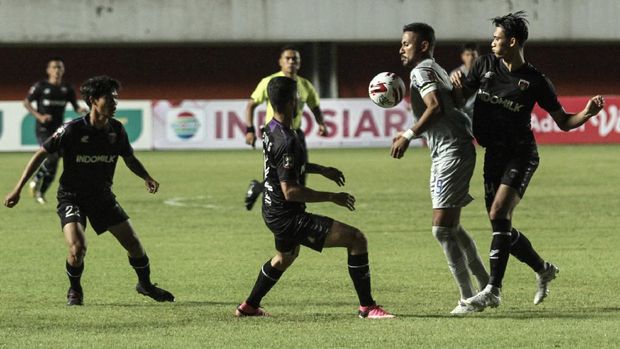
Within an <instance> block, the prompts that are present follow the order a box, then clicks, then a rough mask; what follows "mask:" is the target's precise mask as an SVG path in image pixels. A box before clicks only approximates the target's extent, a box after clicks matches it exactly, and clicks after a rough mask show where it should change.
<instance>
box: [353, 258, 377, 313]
mask: <svg viewBox="0 0 620 349" xmlns="http://www.w3.org/2000/svg"><path fill="white" fill-rule="evenodd" d="M347 262H348V264H349V275H350V276H351V280H353V286H355V292H357V297H358V298H359V299H360V305H361V306H363V307H365V306H369V305H375V300H374V299H372V295H371V290H370V267H369V266H368V253H364V254H359V255H355V256H353V255H349V258H348V261H347Z"/></svg>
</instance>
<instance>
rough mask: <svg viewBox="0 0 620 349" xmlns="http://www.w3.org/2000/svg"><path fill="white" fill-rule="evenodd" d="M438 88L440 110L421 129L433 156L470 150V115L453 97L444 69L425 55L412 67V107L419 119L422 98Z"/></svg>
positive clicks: (461, 154) (424, 105) (459, 153)
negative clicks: (460, 107)
mask: <svg viewBox="0 0 620 349" xmlns="http://www.w3.org/2000/svg"><path fill="white" fill-rule="evenodd" d="M432 91H437V94H438V95H439V100H440V103H441V107H442V114H443V115H441V116H439V118H438V119H437V120H435V121H434V122H433V124H432V125H430V127H429V128H428V129H427V130H426V131H425V132H424V133H423V134H421V136H423V137H424V138H425V139H426V141H427V143H428V147H429V148H430V151H431V157H432V158H433V159H437V158H444V157H450V158H452V157H460V156H463V155H464V154H469V152H471V149H472V147H471V143H472V140H473V135H472V130H471V119H470V118H469V117H468V116H467V114H465V113H464V112H462V111H461V110H459V109H458V108H457V107H456V106H455V104H454V100H453V97H452V83H451V82H450V78H449V76H448V74H447V73H446V71H445V70H444V69H443V68H442V67H441V66H439V64H437V63H436V62H435V60H434V59H432V58H428V59H425V60H423V61H422V62H420V63H419V64H418V65H417V66H416V67H415V68H413V70H412V71H411V109H412V111H413V118H414V121H415V122H418V120H419V119H420V117H421V116H422V114H423V113H424V111H425V110H426V104H424V100H423V99H422V98H423V97H424V96H425V95H426V94H427V93H429V92H432Z"/></svg>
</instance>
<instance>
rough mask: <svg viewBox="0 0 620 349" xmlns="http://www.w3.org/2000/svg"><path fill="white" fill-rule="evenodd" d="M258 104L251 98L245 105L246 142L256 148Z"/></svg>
mask: <svg viewBox="0 0 620 349" xmlns="http://www.w3.org/2000/svg"><path fill="white" fill-rule="evenodd" d="M257 106H258V104H257V103H255V102H254V101H253V100H251V99H250V100H249V101H248V104H247V105H246V107H245V124H246V127H247V130H246V133H245V144H247V145H251V146H252V148H256V146H255V143H256V131H255V130H254V110H255V109H256V107H257Z"/></svg>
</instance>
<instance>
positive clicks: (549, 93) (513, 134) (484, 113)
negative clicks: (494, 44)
mask: <svg viewBox="0 0 620 349" xmlns="http://www.w3.org/2000/svg"><path fill="white" fill-rule="evenodd" d="M464 85H465V86H466V87H468V88H470V89H472V90H474V91H477V95H476V102H475V105H474V116H473V130H474V136H475V137H476V140H477V141H478V143H479V144H480V145H482V146H491V145H497V144H508V145H510V144H523V143H529V144H535V140H534V134H533V133H532V130H531V125H530V122H531V114H532V109H533V108H534V104H535V103H538V105H540V106H541V107H542V108H543V109H545V110H546V111H547V112H554V111H557V110H559V109H560V108H561V107H562V106H561V105H560V103H559V102H558V98H557V96H556V94H555V90H554V88H553V85H552V84H551V81H549V79H547V77H546V76H545V75H544V74H542V73H541V72H540V71H538V70H537V69H536V68H534V67H533V66H532V65H531V64H529V63H527V62H526V63H525V64H524V65H523V66H521V67H520V68H519V69H517V70H515V71H512V72H511V71H509V70H508V68H506V65H505V64H503V63H502V60H501V58H498V57H496V56H495V55H493V54H490V55H484V56H480V57H479V58H478V59H477V60H476V62H475V63H474V66H473V68H472V70H471V71H470V72H469V75H468V76H467V78H466V79H465V81H464Z"/></svg>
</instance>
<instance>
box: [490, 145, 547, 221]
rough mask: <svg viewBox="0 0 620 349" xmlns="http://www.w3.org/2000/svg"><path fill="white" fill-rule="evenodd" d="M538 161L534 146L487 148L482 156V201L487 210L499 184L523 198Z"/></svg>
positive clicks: (536, 150)
mask: <svg viewBox="0 0 620 349" xmlns="http://www.w3.org/2000/svg"><path fill="white" fill-rule="evenodd" d="M539 161H540V159H539V157H538V149H537V148H536V145H535V144H527V145H518V146H514V147H488V148H486V152H485V154H484V199H485V203H486V206H487V209H489V208H490V207H491V205H492V204H493V200H494V199H495V193H496V192H497V189H498V188H499V186H500V184H504V185H507V186H509V187H511V188H513V189H515V190H516V191H517V192H518V194H519V196H520V197H521V198H523V195H525V190H526V189H527V186H528V185H529V183H530V180H531V179H532V176H533V175H534V172H535V171H536V168H538V163H539Z"/></svg>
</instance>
